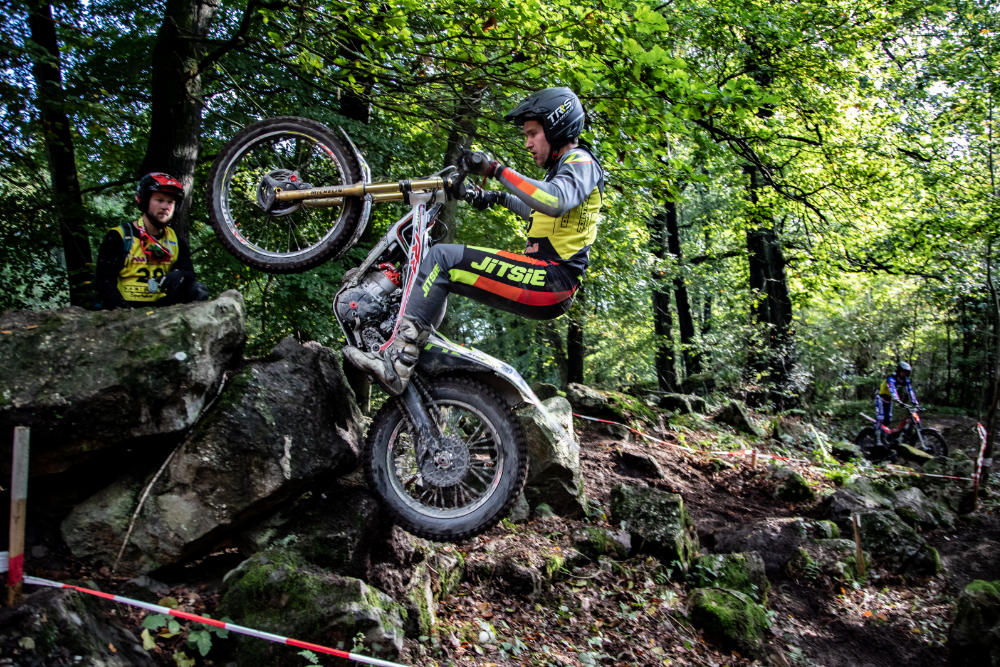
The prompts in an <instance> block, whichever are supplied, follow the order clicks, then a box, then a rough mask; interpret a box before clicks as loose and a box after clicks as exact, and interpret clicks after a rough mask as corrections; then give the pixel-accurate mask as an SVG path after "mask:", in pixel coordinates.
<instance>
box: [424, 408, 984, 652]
mask: <svg viewBox="0 0 1000 667" xmlns="http://www.w3.org/2000/svg"><path fill="white" fill-rule="evenodd" d="M974 424H975V422H974V420H969V419H965V418H947V419H941V420H936V421H935V422H933V423H929V424H927V425H929V426H933V427H937V428H939V429H940V430H941V431H942V432H943V433H944V434H945V436H946V438H948V441H949V446H950V447H952V448H956V447H957V448H961V449H963V450H966V451H967V452H968V453H970V454H972V453H973V451H975V450H977V449H978V446H977V442H976V439H975V435H974V433H973V431H972V426H974ZM581 426H582V429H581V431H580V438H581V445H582V446H581V460H582V464H583V473H584V482H585V489H586V494H587V496H588V498H590V499H593V500H594V501H597V503H599V504H600V505H603V506H604V507H607V506H608V498H609V493H610V490H611V488H612V487H613V486H614V485H615V484H618V483H625V484H637V483H638V484H643V483H644V484H649V485H651V486H656V487H659V488H662V489H664V490H668V491H671V492H676V493H679V494H681V496H682V497H683V498H684V502H685V504H686V505H687V507H688V509H689V511H690V513H691V515H692V517H693V518H694V520H695V524H696V526H697V529H698V532H699V535H700V536H702V537H705V536H708V535H710V534H711V533H712V531H713V530H715V529H716V528H718V527H721V526H724V525H731V524H735V523H747V522H754V521H758V520H760V519H764V518H768V517H793V516H815V517H819V516H820V514H819V512H820V510H819V505H818V503H813V504H806V505H802V506H796V505H794V504H791V503H787V502H784V501H781V500H778V499H777V498H776V497H775V495H774V488H773V482H772V478H771V476H770V475H769V474H768V472H767V469H766V465H765V464H764V463H763V462H761V461H758V465H757V467H756V468H754V467H751V466H750V465H749V461H748V460H747V459H745V458H743V459H740V460H736V459H734V460H733V461H732V462H731V463H730V464H729V465H720V464H719V460H718V459H712V458H710V457H707V456H704V455H692V454H689V453H686V452H683V451H682V450H680V449H677V448H672V447H670V446H669V445H665V444H660V443H653V442H650V441H649V440H644V439H642V438H635V437H630V438H629V439H628V441H624V442H623V441H622V440H619V439H617V438H615V437H614V436H613V435H610V434H609V433H607V432H606V431H605V429H604V428H602V427H597V428H594V427H592V426H591V425H589V424H579V423H578V428H580V427H581ZM662 439H663V440H664V441H666V442H667V443H670V442H674V443H676V440H674V439H673V438H672V437H671V436H669V435H664V436H662ZM691 442H692V438H690V437H689V438H688V439H687V443H688V444H690V443H691ZM623 452H631V453H633V454H642V455H646V456H648V457H649V458H651V459H653V460H655V462H656V464H657V466H658V467H659V469H660V471H662V474H663V476H662V478H661V477H659V476H658V475H656V474H655V473H654V472H653V471H652V469H650V468H646V466H642V465H636V464H635V461H636V460H637V459H635V458H632V457H627V458H625V457H623V456H622V454H623ZM626 461H627V463H626ZM790 465H792V466H793V467H796V468H797V469H798V470H799V471H800V472H802V473H803V474H804V475H805V476H806V477H807V478H808V479H809V480H810V481H811V482H813V483H814V484H815V486H816V487H817V489H818V490H820V491H821V492H823V491H832V489H833V488H834V486H833V483H832V482H831V481H830V480H828V479H827V478H826V477H824V476H823V475H822V474H821V472H820V471H819V470H818V469H816V468H812V467H809V466H806V465H804V464H799V463H795V462H792V463H790ZM942 483H959V482H953V481H942ZM961 483H964V482H961ZM991 489H994V490H993V492H992V495H991V499H989V500H987V501H986V502H985V503H981V505H980V507H979V509H978V510H977V511H976V512H975V513H973V514H971V515H968V516H965V517H963V518H961V519H960V520H959V522H958V523H957V524H956V525H955V526H954V527H953V528H952V529H940V530H937V531H935V532H933V533H931V534H927V535H925V537H926V538H927V539H928V541H929V542H930V544H931V545H932V546H934V547H936V548H937V549H938V550H939V552H940V554H941V557H942V561H943V564H944V569H943V572H942V574H940V575H938V576H935V577H933V578H930V579H927V580H923V581H902V580H900V579H899V578H898V577H893V576H891V575H889V574H887V573H885V572H883V571H880V570H879V569H878V568H877V565H876V567H874V568H873V569H872V571H870V572H869V578H868V580H867V583H866V584H865V585H864V586H861V587H859V588H857V589H849V590H843V589H841V590H817V589H815V588H811V587H809V586H808V585H805V584H804V583H802V582H798V581H795V580H792V579H788V578H786V579H782V580H772V582H771V583H772V590H771V593H770V596H769V600H768V606H769V607H770V609H771V610H772V636H771V638H770V649H769V652H768V655H767V656H766V657H764V658H761V659H758V660H756V661H754V660H750V659H748V658H744V657H742V656H740V655H739V654H738V653H733V652H729V651H723V650H720V649H719V648H718V647H716V646H713V645H712V644H711V643H709V642H707V641H706V640H705V639H704V638H703V637H702V636H701V635H700V633H699V632H698V631H696V630H694V629H693V628H691V627H690V625H688V623H687V622H686V620H685V611H686V610H685V601H684V596H685V588H684V586H683V585H682V584H680V583H677V582H676V581H674V580H665V572H664V567H663V565H662V564H659V563H656V562H654V561H653V560H652V559H641V558H633V559H631V560H629V561H628V562H626V563H623V564H621V565H620V566H617V567H611V568H610V569H609V568H606V567H605V568H602V567H600V566H597V565H593V564H584V565H580V566H576V567H572V568H569V572H568V573H567V574H566V575H565V576H564V577H563V578H562V579H560V580H557V581H556V583H554V584H553V585H552V586H551V587H548V588H545V589H543V590H541V591H535V592H533V593H532V594H529V595H526V594H525V592H524V591H511V590H509V588H510V586H509V585H503V584H500V583H498V582H496V581H485V582H477V583H475V584H472V583H467V584H463V587H462V590H461V592H460V594H459V595H457V596H453V597H451V598H449V599H448V600H447V601H446V604H445V605H443V609H442V610H441V612H440V614H439V618H438V620H439V625H440V628H441V631H440V633H439V634H438V635H437V636H435V637H431V638H428V639H425V640H424V641H421V642H408V649H409V650H410V658H411V660H412V662H413V663H414V664H442V665H445V664H477V665H482V664H530V665H590V664H608V665H610V664H614V665H661V664H662V665H749V664H772V665H814V666H824V667H841V666H843V667H848V666H850V667H881V666H885V667H898V666H900V665H934V664H946V663H947V662H948V651H947V648H946V645H945V644H946V641H947V633H948V628H949V627H950V624H951V621H952V618H953V614H954V603H955V598H956V596H957V595H958V593H959V592H960V591H961V589H962V588H963V587H964V586H965V585H966V584H967V583H968V582H970V581H972V580H974V579H977V578H988V579H996V578H998V577H1000V566H997V564H996V563H997V562H998V558H1000V512H998V502H997V494H996V492H995V487H994V486H991ZM577 523H578V522H575V521H572V520H562V519H557V518H553V517H550V518H545V519H535V520H532V521H530V522H529V523H528V524H526V525H524V526H520V527H519V526H514V527H510V526H507V527H504V526H501V527H498V528H497V529H495V530H494V531H492V532H490V533H488V534H487V535H484V536H481V537H480V538H479V539H478V540H477V541H475V543H474V544H473V545H471V546H470V547H468V548H467V557H468V558H469V559H470V560H471V561H473V562H474V561H475V559H476V557H477V555H479V554H484V553H490V554H491V556H492V555H495V554H496V553H497V552H502V551H503V550H504V549H505V548H510V549H514V548H515V547H511V546H510V543H511V542H515V543H516V544H517V547H516V549H517V550H519V551H521V552H522V553H527V552H535V553H538V552H546V551H549V552H551V551H552V550H553V549H562V550H563V551H564V553H565V552H569V551H571V550H572V547H571V545H570V537H571V536H572V534H573V532H574V530H575V529H577V528H579V526H578V525H576V524H577ZM512 532H514V533H515V534H514V535H513V537H512V535H511V533H512ZM704 541H705V540H703V542H704ZM503 545H508V546H506V547H505V546H503ZM482 628H486V629H485V630H480V632H476V630H477V629H482ZM491 629H492V630H491ZM483 632H485V633H486V634H485V635H484V634H482V633H483ZM491 632H493V633H495V634H496V640H495V641H494V640H493V639H492V637H487V635H490V634H491ZM482 639H487V640H488V641H480V640H482ZM518 649H520V650H518Z"/></svg>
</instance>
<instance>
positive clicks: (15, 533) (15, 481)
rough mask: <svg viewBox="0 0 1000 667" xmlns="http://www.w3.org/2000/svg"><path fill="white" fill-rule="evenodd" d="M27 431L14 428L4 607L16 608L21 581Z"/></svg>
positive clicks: (19, 598) (26, 470) (28, 438)
mask: <svg viewBox="0 0 1000 667" xmlns="http://www.w3.org/2000/svg"><path fill="white" fill-rule="evenodd" d="M30 437H31V430H30V429H29V428H28V427H27V426H17V427H15V428H14V452H13V456H12V460H11V475H10V541H9V550H10V559H9V565H8V568H9V569H8V570H7V606H8V607H13V606H15V605H17V604H20V602H21V598H22V594H21V584H22V582H23V581H24V526H25V523H26V522H27V507H28V451H29V447H28V442H29V440H30Z"/></svg>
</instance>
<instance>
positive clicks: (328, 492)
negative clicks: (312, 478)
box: [233, 480, 388, 579]
mask: <svg viewBox="0 0 1000 667" xmlns="http://www.w3.org/2000/svg"><path fill="white" fill-rule="evenodd" d="M385 521H386V516H385V513H384V512H383V511H382V508H381V506H380V505H379V501H378V498H376V497H375V495H374V494H373V493H372V492H371V491H369V490H368V489H367V488H366V487H365V486H361V485H358V484H347V483H344V482H341V481H339V480H338V482H336V483H333V484H329V485H323V486H321V487H320V488H317V489H315V490H312V491H310V492H308V493H306V494H305V495H303V496H302V497H300V498H298V499H297V500H296V501H295V502H293V503H290V504H288V505H287V506H284V507H282V508H280V509H279V510H278V511H277V512H274V513H273V514H271V515H269V516H266V517H264V518H263V519H262V520H260V521H255V522H253V523H252V524H251V525H250V526H249V527H247V528H246V529H244V530H243V531H241V532H240V533H239V534H237V535H236V536H235V537H234V538H233V542H234V543H235V544H236V545H237V546H239V548H240V552H241V553H244V554H247V555H250V554H254V553H257V552H259V551H264V550H266V549H271V548H280V549H284V550H286V551H294V552H295V553H298V554H299V555H301V556H302V557H303V558H304V559H305V560H307V561H309V562H310V563H313V564H315V565H318V566H319V567H322V568H325V569H328V570H332V571H334V572H336V573H338V574H343V575H348V576H351V577H358V578H361V579H364V578H366V577H367V575H368V567H369V563H370V557H371V551H372V549H373V548H374V547H375V546H376V544H377V542H378V540H379V538H380V537H381V534H382V533H383V532H385V531H386V530H388V527H387V526H385Z"/></svg>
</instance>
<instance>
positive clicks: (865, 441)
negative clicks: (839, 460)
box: [854, 426, 875, 459]
mask: <svg viewBox="0 0 1000 667" xmlns="http://www.w3.org/2000/svg"><path fill="white" fill-rule="evenodd" d="M854 444H855V445H857V446H858V448H859V449H861V453H862V454H864V456H865V458H868V459H870V458H871V457H872V451H873V450H874V449H875V429H874V428H872V427H871V426H865V427H864V428H863V429H861V431H860V432H859V433H858V435H857V436H856V437H855V438H854Z"/></svg>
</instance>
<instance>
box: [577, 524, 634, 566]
mask: <svg viewBox="0 0 1000 667" xmlns="http://www.w3.org/2000/svg"><path fill="white" fill-rule="evenodd" d="M573 546H574V547H575V548H576V549H577V550H579V551H580V553H582V554H584V555H585V556H587V557H589V558H591V559H593V560H598V559H600V558H612V559H615V560H624V559H625V558H627V557H628V552H629V549H630V548H631V539H630V538H629V535H628V533H625V532H624V531H612V530H609V529H606V528H602V527H600V526H586V527H585V528H583V529H582V530H580V531H578V532H577V533H576V534H575V535H574V536H573Z"/></svg>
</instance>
